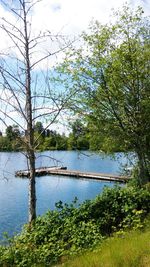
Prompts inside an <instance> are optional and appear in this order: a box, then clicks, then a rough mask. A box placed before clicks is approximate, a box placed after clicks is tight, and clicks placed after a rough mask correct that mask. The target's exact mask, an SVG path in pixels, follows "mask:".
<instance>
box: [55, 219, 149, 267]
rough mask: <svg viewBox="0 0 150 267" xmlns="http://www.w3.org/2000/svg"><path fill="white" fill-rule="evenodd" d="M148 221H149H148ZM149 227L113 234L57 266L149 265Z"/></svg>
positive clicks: (136, 266) (146, 266)
mask: <svg viewBox="0 0 150 267" xmlns="http://www.w3.org/2000/svg"><path fill="white" fill-rule="evenodd" d="M149 223H150V221H149ZM149 240H150V228H148V229H145V230H143V231H131V232H130V233H125V232H124V233H123V235H122V236H120V237H118V236H113V237H112V238H109V239H107V240H105V241H104V242H103V244H102V245H101V246H99V247H97V248H96V249H95V250H94V251H92V252H91V251H89V252H87V253H84V254H83V255H80V256H78V257H74V258H73V259H70V260H68V261H67V262H65V263H63V264H60V265H57V267H77V266H78V267H87V266H89V267H120V266H122V267H149V266H150V246H149Z"/></svg>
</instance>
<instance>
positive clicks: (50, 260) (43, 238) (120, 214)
mask: <svg viewBox="0 0 150 267" xmlns="http://www.w3.org/2000/svg"><path fill="white" fill-rule="evenodd" d="M149 213H150V190H149V189H147V188H146V187H145V188H138V187H114V188H105V189H104V191H103V193H102V194H101V195H98V196H97V197H96V198H95V199H94V200H91V201H89V200H88V201H85V202H84V203H83V204H81V205H78V206H77V203H76V200H75V201H74V202H73V203H72V204H70V205H68V204H63V203H62V202H61V201H60V202H58V203H56V210H54V211H48V212H47V213H46V214H45V215H43V216H41V217H38V218H37V219H36V221H35V222H34V224H33V225H32V227H30V226H29V225H26V226H25V227H24V229H23V231H22V232H21V234H20V235H19V236H15V237H14V239H12V241H11V242H9V245H8V246H6V247H4V246H1V247H0V266H5V267H6V266H19V267H28V266H50V265H51V264H54V263H56V262H58V261H59V260H61V259H62V258H63V257H67V256H68V255H75V254H79V253H81V252H82V251H84V250H87V249H94V248H95V246H97V244H99V243H101V242H102V240H103V239H104V238H106V236H108V235H110V234H112V233H113V232H114V231H116V232H120V233H121V229H122V230H123V231H124V230H126V229H129V228H133V229H137V228H141V227H142V226H143V222H144V219H145V218H146V216H147V215H148V214H149Z"/></svg>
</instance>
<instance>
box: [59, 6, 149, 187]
mask: <svg viewBox="0 0 150 267" xmlns="http://www.w3.org/2000/svg"><path fill="white" fill-rule="evenodd" d="M114 17H115V23H113V24H111V23H110V24H108V25H101V24H100V23H99V22H98V21H94V22H92V23H91V24H90V29H89V30H90V31H89V32H88V33H83V34H82V47H81V48H80V49H74V50H71V51H69V52H68V53H67V55H66V59H65V60H64V63H63V64H61V66H59V68H58V69H57V71H58V75H59V73H60V82H61V85H62V83H63V81H62V80H63V77H64V86H66V87H67V88H70V90H71V91H73V92H74V94H75V97H74V101H75V103H76V104H75V105H74V106H75V108H74V111H75V113H78V114H79V116H81V115H80V114H82V117H83V118H84V120H85V121H86V123H87V124H88V128H89V138H90V148H92V149H96V150H103V151H106V152H114V151H115V152H116V151H133V152H135V153H136V155H137V158H138V165H139V169H138V176H137V178H138V177H139V179H140V182H141V184H142V183H146V182H147V181H149V180H150V149H149V147H150V131H149V129H150V120H149V117H150V90H149V88H150V79H149V78H148V77H149V58H150V42H149V27H150V23H149V19H147V18H144V17H143V11H142V9H141V8H138V9H137V10H135V11H133V10H130V8H129V7H128V6H123V8H122V10H121V11H120V12H115V14H114ZM63 74H64V75H63ZM67 80H68V83H67ZM66 83H67V85H66ZM71 109H73V105H72V106H71Z"/></svg>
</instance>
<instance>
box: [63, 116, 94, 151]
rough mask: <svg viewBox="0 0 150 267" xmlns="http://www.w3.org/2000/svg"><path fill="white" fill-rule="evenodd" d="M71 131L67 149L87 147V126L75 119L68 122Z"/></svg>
mask: <svg viewBox="0 0 150 267" xmlns="http://www.w3.org/2000/svg"><path fill="white" fill-rule="evenodd" d="M70 126H71V128H72V131H71V133H70V135H69V137H68V149H73V150H74V149H78V150H82V149H88V148H89V141H88V136H87V132H88V129H87V127H86V126H85V125H84V124H83V122H82V121H81V120H80V119H77V120H75V121H74V122H72V123H70Z"/></svg>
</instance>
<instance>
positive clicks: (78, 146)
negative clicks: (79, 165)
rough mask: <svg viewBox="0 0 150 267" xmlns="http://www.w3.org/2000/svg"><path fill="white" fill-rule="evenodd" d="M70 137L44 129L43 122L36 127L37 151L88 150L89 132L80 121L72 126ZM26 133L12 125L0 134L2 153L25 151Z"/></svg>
mask: <svg viewBox="0 0 150 267" xmlns="http://www.w3.org/2000/svg"><path fill="white" fill-rule="evenodd" d="M70 129H71V131H70V134H69V136H66V135H65V134H60V133H58V132H56V131H53V130H50V129H46V130H45V129H44V127H43V125H42V123H41V122H36V124H35V126H34V140H35V150H37V151H44V150H88V149H89V147H90V142H89V138H88V130H87V127H85V126H84V125H83V124H82V123H81V122H80V121H79V120H77V121H75V122H74V123H72V124H71V128H70ZM25 138H26V133H25V132H21V131H20V129H19V127H18V126H17V125H12V126H11V125H10V126H8V127H7V128H6V132H5V134H4V135H3V134H2V133H1V132H0V151H23V150H24V143H25Z"/></svg>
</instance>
